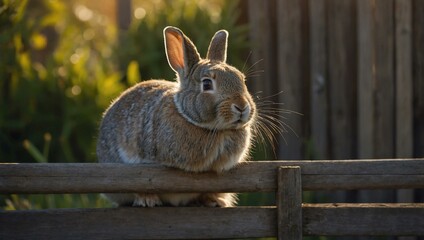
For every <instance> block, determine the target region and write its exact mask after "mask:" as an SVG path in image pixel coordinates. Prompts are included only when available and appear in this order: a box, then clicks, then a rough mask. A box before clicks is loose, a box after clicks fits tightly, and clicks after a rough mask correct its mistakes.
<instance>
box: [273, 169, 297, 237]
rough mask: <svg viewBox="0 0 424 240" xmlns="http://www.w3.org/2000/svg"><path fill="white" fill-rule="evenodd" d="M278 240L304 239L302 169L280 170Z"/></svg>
mask: <svg viewBox="0 0 424 240" xmlns="http://www.w3.org/2000/svg"><path fill="white" fill-rule="evenodd" d="M277 216H278V224H277V226H278V239H279V240H283V239H288V240H298V239H302V182H301V177H300V167H280V168H278V191H277Z"/></svg>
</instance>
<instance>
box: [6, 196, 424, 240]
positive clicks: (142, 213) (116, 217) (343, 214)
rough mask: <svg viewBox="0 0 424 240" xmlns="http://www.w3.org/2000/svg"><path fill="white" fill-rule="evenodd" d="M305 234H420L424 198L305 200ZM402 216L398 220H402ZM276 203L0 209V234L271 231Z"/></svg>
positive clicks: (152, 235)
mask: <svg viewBox="0 0 424 240" xmlns="http://www.w3.org/2000/svg"><path fill="white" fill-rule="evenodd" d="M302 213H303V214H302V215H303V234H304V235H337V236H339V235H373V236H376V235H417V236H420V235H421V236H424V204H304V205H303V207H302ZM400 219H401V221H400ZM276 224H277V209H276V208H275V207H260V208H257V207H239V208H196V207H193V208H112V209H55V210H28V211H4V212H0V239H159V238H163V239H199V238H210V239H212V238H215V239H219V238H236V237H237V238H243V237H273V236H276V235H277V231H276V227H275V226H276Z"/></svg>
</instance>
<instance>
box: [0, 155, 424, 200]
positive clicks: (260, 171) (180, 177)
mask: <svg viewBox="0 0 424 240" xmlns="http://www.w3.org/2000/svg"><path fill="white" fill-rule="evenodd" d="M423 163H424V162H423V160H422V159H421V160H377V161H366V160H359V161H358V160H344V161H275V162H250V163H245V164H242V165H240V166H239V167H237V168H235V169H233V170H230V171H228V172H225V173H222V174H216V173H201V174H196V173H187V172H183V171H180V170H177V169H171V168H165V167H161V166H155V165H143V164H133V165H127V164H90V163H88V164H87V163H85V164H84V163H76V164H60V163H57V164H0V193H96V192H152V193H154V192H193V191H195V192H216V191H218V192H270V191H276V189H277V172H276V169H277V168H278V167H280V166H300V167H301V169H302V170H301V172H302V181H303V189H304V190H335V189H377V188H399V187H402V188H422V187H424V164H423ZM169 179H172V180H173V181H172V184H169Z"/></svg>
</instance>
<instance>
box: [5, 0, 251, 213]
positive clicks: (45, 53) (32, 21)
mask: <svg viewBox="0 0 424 240" xmlns="http://www.w3.org/2000/svg"><path fill="white" fill-rule="evenodd" d="M210 2H211V1H199V2H198V1H194V0H189V1H184V0H178V1H170V0H167V1H159V2H158V1H154V2H146V1H142V4H144V5H143V7H145V8H146V9H145V12H146V13H147V14H146V15H145V17H144V18H141V19H139V20H136V21H133V23H132V25H131V26H130V29H129V31H128V32H124V33H120V34H119V39H118V38H117V35H118V34H117V33H118V31H117V29H116V27H115V25H114V24H112V23H110V22H108V20H107V18H105V17H104V16H102V15H101V14H99V13H97V12H95V11H93V10H91V9H89V8H87V7H86V6H84V5H81V4H78V1H49V0H41V1H26V0H3V1H2V3H0V4H1V5H0V54H1V57H0V162H40V163H44V162H95V161H96V157H95V143H96V135H97V127H98V122H99V120H100V118H101V114H102V112H103V111H104V110H105V109H106V107H107V106H108V105H109V104H110V102H111V101H112V99H113V98H115V97H116V96H117V95H118V94H119V93H120V92H122V91H123V90H124V89H125V88H127V87H128V86H130V85H133V84H135V83H137V82H139V81H141V80H142V79H150V78H165V79H169V80H172V79H173V77H174V73H173V72H172V71H171V70H170V68H169V67H168V63H167V61H166V58H165V52H164V47H163V36H162V29H163V28H164V27H165V26H167V25H174V26H178V27H179V28H181V29H182V30H183V31H184V32H185V33H186V34H187V35H188V36H190V38H192V39H193V40H194V41H195V44H196V45H197V46H198V49H199V51H200V52H201V54H202V55H205V53H206V50H207V46H208V43H209V41H210V38H211V37H212V36H213V34H214V33H215V31H217V30H218V29H222V28H225V29H227V30H228V31H229V32H230V34H231V35H230V42H229V56H228V62H229V63H231V64H234V65H236V66H241V65H242V64H243V63H244V59H239V58H238V57H239V56H242V55H243V54H242V51H244V50H245V49H246V47H247V44H246V42H247V41H246V33H247V29H246V27H243V26H238V25H237V24H236V20H237V17H238V13H237V9H236V6H237V2H236V1H231V2H226V1H213V2H214V4H215V5H214V6H212V5H211V3H210ZM211 7H214V9H215V10H214V11H210V10H209V9H210V8H211ZM29 9H31V11H29ZM175 9H178V11H175ZM146 10H147V11H146ZM141 11H142V10H141ZM105 206H109V205H108V203H106V202H105V201H104V200H102V198H100V196H99V195H98V194H92V195H85V194H82V195H69V194H63V195H4V196H0V207H2V208H4V209H9V210H13V209H37V208H55V207H105Z"/></svg>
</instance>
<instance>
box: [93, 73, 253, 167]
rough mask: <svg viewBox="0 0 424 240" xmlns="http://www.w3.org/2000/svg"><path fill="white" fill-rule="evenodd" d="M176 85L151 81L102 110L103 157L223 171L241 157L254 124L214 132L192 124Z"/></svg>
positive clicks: (122, 161) (136, 87)
mask: <svg viewBox="0 0 424 240" xmlns="http://www.w3.org/2000/svg"><path fill="white" fill-rule="evenodd" d="M177 90H178V84H177V83H175V82H170V81H159V80H152V81H146V82H142V83H139V84H137V85H136V86H134V87H132V88H130V89H128V90H127V91H126V92H124V93H123V94H122V95H121V96H120V97H119V98H118V99H117V100H116V101H114V103H113V104H112V105H111V106H110V108H109V109H108V110H107V111H106V114H105V115H104V118H103V124H102V125H101V128H100V135H99V139H100V140H99V143H98V149H99V150H98V151H97V155H98V158H99V160H100V161H106V162H120V163H159V164H162V165H165V166H168V167H176V168H180V169H184V170H186V171H190V172H204V171H210V170H212V171H216V172H222V171H224V170H228V169H230V168H232V167H233V166H234V165H236V164H237V163H238V162H240V161H243V160H244V159H245V155H247V151H248V146H249V145H250V129H249V128H241V129H228V130H221V131H215V132H214V131H213V130H209V129H206V128H202V127H199V126H196V125H194V124H192V123H191V122H189V121H187V120H186V119H185V118H184V117H183V116H182V115H181V114H180V113H179V112H178V109H177V107H176V105H175V104H174V97H175V93H176V92H177ZM164 109H166V111H164ZM110 119H114V120H110ZM164 119H172V122H170V121H163V120H164ZM117 125H119V126H120V127H119V128H118V127H117ZM105 133H107V134H105ZM152 159H154V161H152Z"/></svg>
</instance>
